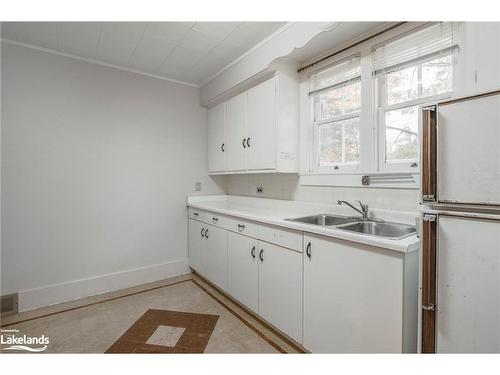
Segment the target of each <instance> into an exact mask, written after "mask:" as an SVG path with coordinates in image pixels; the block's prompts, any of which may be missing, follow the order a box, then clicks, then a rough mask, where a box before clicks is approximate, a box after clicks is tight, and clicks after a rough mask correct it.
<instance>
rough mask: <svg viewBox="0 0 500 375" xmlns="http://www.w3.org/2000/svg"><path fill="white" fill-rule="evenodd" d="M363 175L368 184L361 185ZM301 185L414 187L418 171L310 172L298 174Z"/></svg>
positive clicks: (417, 183)
mask: <svg viewBox="0 0 500 375" xmlns="http://www.w3.org/2000/svg"><path fill="white" fill-rule="evenodd" d="M363 176H369V177H372V178H369V180H370V181H369V185H363V183H362V178H363ZM300 185H302V186H340V187H364V188H384V189H414V190H417V189H419V187H420V174H419V173H418V172H408V171H391V172H366V173H362V172H353V173H336V174H334V173H328V174H327V173H310V174H301V175H300Z"/></svg>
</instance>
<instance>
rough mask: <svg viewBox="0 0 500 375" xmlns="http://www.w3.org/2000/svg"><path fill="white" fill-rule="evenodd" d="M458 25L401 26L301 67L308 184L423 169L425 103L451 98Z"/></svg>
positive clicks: (348, 181)
mask: <svg viewBox="0 0 500 375" xmlns="http://www.w3.org/2000/svg"><path fill="white" fill-rule="evenodd" d="M459 25H460V24H459V23H453V22H451V23H450V22H442V23H436V22H432V23H425V24H424V23H421V24H420V25H419V26H417V27H416V26H415V25H411V24H406V25H402V26H401V27H398V28H397V29H394V30H391V31H389V32H388V33H386V34H381V35H379V36H377V37H375V38H374V39H372V40H368V41H365V42H363V43H361V44H359V45H356V46H354V47H352V48H350V49H347V50H345V51H342V52H339V54H338V55H337V56H335V57H332V60H329V61H328V60H324V61H321V62H319V63H318V65H316V66H309V67H304V69H303V70H301V72H302V74H304V76H306V75H307V77H308V78H309V90H308V95H307V99H306V96H305V95H304V96H302V97H301V100H303V102H302V104H303V105H305V104H306V102H305V100H307V105H309V109H310V122H308V123H307V129H306V128H305V126H306V124H304V128H303V129H302V131H303V133H302V135H304V141H303V142H304V143H302V144H301V146H302V147H304V149H305V150H306V152H304V153H303V156H304V162H303V163H302V165H301V166H302V171H303V172H304V174H310V175H313V176H311V178H307V179H305V180H306V181H307V182H308V183H307V184H313V185H314V184H318V185H319V184H326V185H336V184H337V183H338V186H353V185H354V186H358V185H357V184H358V183H359V185H361V177H360V178H359V179H358V175H362V174H374V173H381V174H387V173H391V172H394V173H393V174H394V175H396V172H398V174H399V173H400V172H403V173H406V174H416V173H418V172H419V168H418V167H419V166H418V161H419V149H420V146H419V113H420V108H421V107H422V106H424V105H428V104H430V103H433V102H437V101H440V100H443V99H446V98H449V97H450V96H451V92H452V90H453V71H454V67H455V63H456V62H457V60H458V52H459V51H458V39H459V38H458V34H459ZM321 64H324V65H323V66H326V65H327V64H328V67H326V68H322V67H320V66H321ZM308 69H315V70H314V71H312V72H311V71H310V70H309V73H307V71H308ZM320 69H323V70H320ZM303 108H305V107H303ZM306 130H307V131H306ZM306 135H307V137H306ZM306 142H307V143H306ZM315 175H321V176H315ZM358 180H359V182H356V181H358ZM416 181H417V180H416V179H413V182H414V183H413V182H412V188H415V187H416V186H417V182H416ZM392 186H399V185H398V182H396V183H394V185H391V187H392ZM405 186H407V185H405Z"/></svg>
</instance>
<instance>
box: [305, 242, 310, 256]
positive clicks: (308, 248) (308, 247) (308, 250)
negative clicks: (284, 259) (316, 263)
mask: <svg viewBox="0 0 500 375" xmlns="http://www.w3.org/2000/svg"><path fill="white" fill-rule="evenodd" d="M306 255H307V256H308V257H309V259H311V243H310V242H309V243H308V244H307V246H306Z"/></svg>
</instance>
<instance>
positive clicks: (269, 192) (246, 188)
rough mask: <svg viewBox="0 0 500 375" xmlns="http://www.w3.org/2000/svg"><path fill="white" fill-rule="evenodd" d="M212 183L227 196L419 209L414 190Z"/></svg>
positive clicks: (251, 180)
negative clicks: (347, 202)
mask: <svg viewBox="0 0 500 375" xmlns="http://www.w3.org/2000/svg"><path fill="white" fill-rule="evenodd" d="M212 179H213V180H214V181H215V182H216V183H217V185H219V187H220V188H221V189H222V190H224V192H225V193H226V194H229V195H242V196H250V197H260V198H274V199H287V200H296V201H307V202H320V203H336V202H337V200H339V199H342V200H346V201H354V200H356V199H359V200H362V201H363V202H364V203H367V204H368V205H369V206H370V207H373V208H382V209H391V210H401V211H418V209H419V192H418V190H415V189H387V188H385V189H382V188H361V187H329V186H328V187H327V186H302V185H300V182H299V181H300V180H299V179H300V177H299V176H297V175H292V174H255V175H227V176H213V177H212ZM257 187H262V193H257Z"/></svg>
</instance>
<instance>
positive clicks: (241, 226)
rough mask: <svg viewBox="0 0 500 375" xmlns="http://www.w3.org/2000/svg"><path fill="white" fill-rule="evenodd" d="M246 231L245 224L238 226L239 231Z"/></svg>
mask: <svg viewBox="0 0 500 375" xmlns="http://www.w3.org/2000/svg"><path fill="white" fill-rule="evenodd" d="M243 229H245V226H244V225H243V224H238V230H239V231H240V232H241V231H243Z"/></svg>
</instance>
